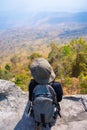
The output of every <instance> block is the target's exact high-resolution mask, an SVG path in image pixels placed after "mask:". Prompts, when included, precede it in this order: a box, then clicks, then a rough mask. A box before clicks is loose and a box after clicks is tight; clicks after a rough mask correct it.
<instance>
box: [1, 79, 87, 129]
mask: <svg viewBox="0 0 87 130" xmlns="http://www.w3.org/2000/svg"><path fill="white" fill-rule="evenodd" d="M29 104H30V103H29V101H28V93H25V92H23V91H22V90H21V89H19V88H18V87H17V86H16V85H15V84H14V83H13V82H10V81H5V80H0V130H35V123H34V119H33V118H32V117H29V115H28V114H27V112H28V108H29ZM60 105H61V115H62V117H61V118H60V117H58V119H57V121H56V124H55V126H53V127H52V128H51V130H86V129H87V95H72V96H64V97H63V100H62V102H61V103H60ZM48 129H49V128H44V129H43V130H48Z"/></svg>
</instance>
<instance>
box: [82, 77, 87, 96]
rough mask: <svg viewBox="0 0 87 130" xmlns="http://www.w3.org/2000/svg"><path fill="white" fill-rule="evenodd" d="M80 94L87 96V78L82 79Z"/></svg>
mask: <svg viewBox="0 0 87 130" xmlns="http://www.w3.org/2000/svg"><path fill="white" fill-rule="evenodd" d="M80 93H81V94H87V76H82V77H80Z"/></svg>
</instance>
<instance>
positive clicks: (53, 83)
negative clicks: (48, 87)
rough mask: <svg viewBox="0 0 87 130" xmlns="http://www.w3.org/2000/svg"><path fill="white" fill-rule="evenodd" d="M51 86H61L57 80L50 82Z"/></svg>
mask: <svg viewBox="0 0 87 130" xmlns="http://www.w3.org/2000/svg"><path fill="white" fill-rule="evenodd" d="M52 86H53V87H58V86H59V87H61V83H60V82H58V81H54V82H52Z"/></svg>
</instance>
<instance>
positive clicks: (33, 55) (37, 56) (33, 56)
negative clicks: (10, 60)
mask: <svg viewBox="0 0 87 130" xmlns="http://www.w3.org/2000/svg"><path fill="white" fill-rule="evenodd" d="M39 57H42V55H40V54H39V53H36V52H34V53H32V54H31V55H30V56H29V57H28V59H30V60H31V61H32V60H34V59H35V58H39Z"/></svg>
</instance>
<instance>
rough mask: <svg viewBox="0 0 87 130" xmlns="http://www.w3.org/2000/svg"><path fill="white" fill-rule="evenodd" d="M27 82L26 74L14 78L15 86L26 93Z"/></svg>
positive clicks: (28, 78)
mask: <svg viewBox="0 0 87 130" xmlns="http://www.w3.org/2000/svg"><path fill="white" fill-rule="evenodd" d="M29 80H30V77H29V76H28V75H26V74H18V75H16V77H15V84H17V85H18V86H20V88H21V89H22V90H23V91H27V90H28V84H29Z"/></svg>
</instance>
